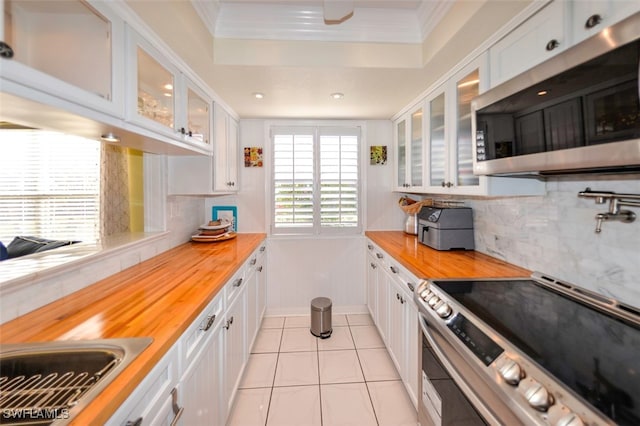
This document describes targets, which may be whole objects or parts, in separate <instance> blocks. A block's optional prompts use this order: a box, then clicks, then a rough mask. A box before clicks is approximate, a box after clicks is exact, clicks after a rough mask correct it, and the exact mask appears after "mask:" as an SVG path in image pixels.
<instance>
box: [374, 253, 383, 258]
mask: <svg viewBox="0 0 640 426" xmlns="http://www.w3.org/2000/svg"><path fill="white" fill-rule="evenodd" d="M376 257H377V258H378V259H382V258H383V257H384V256H383V255H382V254H381V253H376Z"/></svg>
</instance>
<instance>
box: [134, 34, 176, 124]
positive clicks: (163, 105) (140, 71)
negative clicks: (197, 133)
mask: <svg viewBox="0 0 640 426" xmlns="http://www.w3.org/2000/svg"><path fill="white" fill-rule="evenodd" d="M134 39H135V48H134V55H135V58H134V62H133V63H135V70H134V69H130V70H129V71H130V73H129V75H128V77H129V78H130V79H132V81H133V82H134V85H135V90H133V91H132V92H131V93H135V95H136V101H135V112H134V113H133V114H130V115H131V116H130V117H129V119H130V120H131V121H133V122H135V123H136V124H139V125H141V126H144V127H147V128H150V129H151V130H155V131H159V132H162V133H166V134H170V135H174V134H175V132H176V128H175V112H176V106H175V99H176V84H177V75H178V73H177V71H176V70H174V69H172V67H171V66H170V65H169V64H168V61H166V60H164V59H163V58H162V56H160V54H159V53H158V52H156V51H154V49H152V48H151V47H150V46H148V45H147V43H145V42H144V40H142V39H140V38H138V37H134ZM129 106H130V107H132V106H131V105H129Z"/></svg>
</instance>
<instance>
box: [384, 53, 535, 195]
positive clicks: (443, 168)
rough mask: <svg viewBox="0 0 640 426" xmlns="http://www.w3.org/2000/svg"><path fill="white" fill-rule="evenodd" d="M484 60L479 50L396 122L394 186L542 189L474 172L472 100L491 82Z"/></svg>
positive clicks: (464, 191)
mask: <svg viewBox="0 0 640 426" xmlns="http://www.w3.org/2000/svg"><path fill="white" fill-rule="evenodd" d="M486 65H487V55H480V56H479V57H478V58H477V59H476V60H474V61H472V62H471V63H469V64H467V65H466V66H464V67H462V68H461V69H459V70H458V71H457V72H456V73H455V74H452V75H451V76H450V78H448V79H447V80H446V81H445V82H444V83H442V84H441V85H440V86H438V87H437V88H436V89H434V90H433V91H431V92H430V93H429V94H428V95H427V96H426V98H425V100H424V102H422V103H420V104H419V105H418V106H416V107H414V108H413V109H412V110H410V111H409V112H408V113H407V114H405V115H403V116H401V117H400V118H399V119H398V120H397V121H396V122H395V126H396V127H395V130H396V135H395V142H396V154H397V155H396V156H397V158H398V164H397V167H396V169H397V175H396V176H397V179H398V181H397V183H398V187H397V188H396V191H399V192H410V193H423V194H459V195H510V194H519V195H537V194H543V193H544V183H543V182H539V181H535V180H523V179H515V178H498V177H486V176H475V175H474V174H473V149H472V148H473V138H472V137H471V136H472V128H471V123H472V121H471V101H472V99H473V98H474V97H476V96H478V94H480V93H481V91H483V90H485V89H486V87H487V74H486V71H485V70H486ZM403 160H404V161H403ZM403 177H404V181H403V179H402V178H403ZM403 183H404V185H403Z"/></svg>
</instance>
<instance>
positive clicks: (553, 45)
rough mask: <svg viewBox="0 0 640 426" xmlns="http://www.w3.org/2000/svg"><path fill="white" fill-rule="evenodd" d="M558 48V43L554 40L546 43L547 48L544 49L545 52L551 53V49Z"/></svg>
mask: <svg viewBox="0 0 640 426" xmlns="http://www.w3.org/2000/svg"><path fill="white" fill-rule="evenodd" d="M558 46H560V42H559V41H558V40H556V39H555V38H554V39H553V40H551V41H550V42H549V43H547V46H546V47H545V49H547V52H551V51H552V50H553V49H555V48H556V47H558Z"/></svg>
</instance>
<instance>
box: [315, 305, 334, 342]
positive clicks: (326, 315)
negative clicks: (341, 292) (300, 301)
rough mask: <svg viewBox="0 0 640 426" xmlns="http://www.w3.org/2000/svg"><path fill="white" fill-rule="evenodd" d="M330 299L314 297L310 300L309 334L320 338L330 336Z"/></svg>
mask: <svg viewBox="0 0 640 426" xmlns="http://www.w3.org/2000/svg"><path fill="white" fill-rule="evenodd" d="M332 331H333V329H332V328H331V299H329V298H328V297H316V298H315V299H313V300H312V301H311V334H313V335H314V336H316V337H319V338H321V339H326V338H327V337H330V336H331V332H332Z"/></svg>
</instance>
